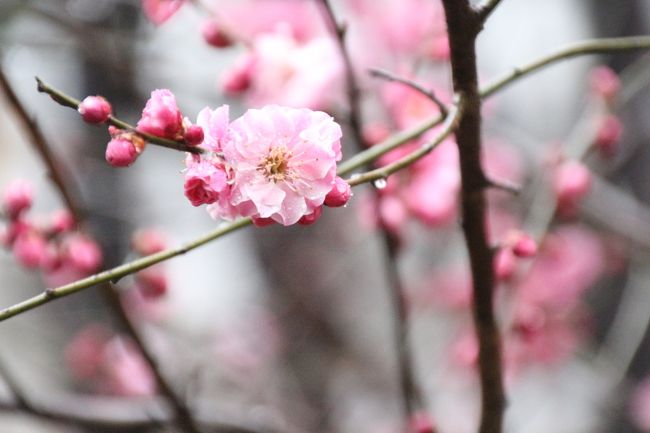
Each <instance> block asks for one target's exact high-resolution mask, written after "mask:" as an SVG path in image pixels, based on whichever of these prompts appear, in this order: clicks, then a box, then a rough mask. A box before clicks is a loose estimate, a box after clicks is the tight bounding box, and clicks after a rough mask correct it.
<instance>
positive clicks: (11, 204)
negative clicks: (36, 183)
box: [2, 179, 34, 218]
mask: <svg viewBox="0 0 650 433" xmlns="http://www.w3.org/2000/svg"><path fill="white" fill-rule="evenodd" d="M33 197H34V192H33V189H32V185H31V183H29V182H28V181H26V180H22V179H17V180H14V181H13V182H11V183H10V184H9V185H7V187H6V188H5V190H4V192H3V194H2V208H3V210H4V211H5V212H6V213H7V216H9V217H10V218H16V217H17V216H18V215H20V214H21V213H22V212H23V211H26V210H27V209H29V208H30V207H31V206H32V200H33Z"/></svg>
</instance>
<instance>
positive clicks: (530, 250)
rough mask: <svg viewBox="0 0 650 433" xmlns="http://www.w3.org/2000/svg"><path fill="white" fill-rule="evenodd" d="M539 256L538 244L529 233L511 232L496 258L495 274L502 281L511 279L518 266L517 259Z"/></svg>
mask: <svg viewBox="0 0 650 433" xmlns="http://www.w3.org/2000/svg"><path fill="white" fill-rule="evenodd" d="M535 254H537V242H536V241H535V239H533V237H532V236H530V235H529V234H528V233H525V232H522V231H520V230H510V231H509V232H508V233H507V234H506V236H505V239H504V241H503V242H502V243H501V246H500V248H499V251H498V252H497V253H496V255H495V256H494V273H495V275H496V277H497V278H498V279H500V280H508V279H510V278H511V277H512V276H513V274H514V272H515V270H516V265H517V259H521V258H530V257H534V256H535Z"/></svg>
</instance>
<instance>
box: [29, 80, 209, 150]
mask: <svg viewBox="0 0 650 433" xmlns="http://www.w3.org/2000/svg"><path fill="white" fill-rule="evenodd" d="M36 83H37V89H38V91H39V92H41V93H47V94H48V95H50V97H51V98H52V99H53V100H54V102H56V103H58V104H59V105H63V106H64V107H69V108H72V109H74V110H77V109H79V104H81V101H80V100H78V99H76V98H73V97H72V96H70V95H66V94H65V93H63V92H62V91H60V90H59V89H56V88H54V87H52V86H50V85H49V84H47V83H45V82H43V81H42V80H41V79H40V78H38V77H36ZM106 123H108V124H109V125H113V126H115V127H117V128H120V129H124V130H127V131H131V132H133V133H135V134H137V135H138V136H140V137H142V138H143V139H144V140H145V141H147V142H149V143H151V144H155V145H158V146H162V147H166V148H168V149H173V150H178V151H181V152H190V153H203V149H201V148H199V147H192V146H188V145H186V144H185V143H184V142H182V141H175V140H169V139H166V138H162V137H157V136H155V135H151V134H147V133H145V132H140V131H138V130H137V129H136V128H135V126H133V125H131V124H129V123H126V122H125V121H123V120H120V119H118V118H117V117H115V116H110V117H109V118H108V120H107V121H106Z"/></svg>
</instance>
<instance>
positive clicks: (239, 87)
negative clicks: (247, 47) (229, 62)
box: [221, 57, 255, 96]
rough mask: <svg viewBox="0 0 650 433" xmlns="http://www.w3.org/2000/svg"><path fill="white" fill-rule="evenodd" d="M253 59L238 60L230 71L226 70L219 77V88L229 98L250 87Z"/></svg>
mask: <svg viewBox="0 0 650 433" xmlns="http://www.w3.org/2000/svg"><path fill="white" fill-rule="evenodd" d="M254 63H255V62H254V59H253V58H252V57H244V58H241V59H239V61H237V62H236V63H235V64H234V65H233V66H232V68H231V69H228V70H226V71H225V72H224V73H223V75H222V76H221V88H222V90H223V91H224V93H226V94H227V95H229V96H237V95H239V94H241V93H243V92H245V91H246V90H248V88H249V87H250V86H251V77H252V73H253V69H254Z"/></svg>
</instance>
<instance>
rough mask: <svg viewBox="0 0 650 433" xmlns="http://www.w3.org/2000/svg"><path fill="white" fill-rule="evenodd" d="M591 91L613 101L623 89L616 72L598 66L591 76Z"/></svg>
mask: <svg viewBox="0 0 650 433" xmlns="http://www.w3.org/2000/svg"><path fill="white" fill-rule="evenodd" d="M589 83H590V85H591V90H592V92H594V93H595V94H596V95H598V96H600V97H602V98H603V99H605V100H607V101H611V100H612V99H613V98H614V97H615V96H616V95H617V94H618V92H619V90H620V88H621V81H620V79H619V78H618V75H617V74H616V72H614V71H613V70H612V69H611V68H609V67H607V66H598V67H596V68H594V69H593V70H592V71H591V74H590V75H589Z"/></svg>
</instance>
